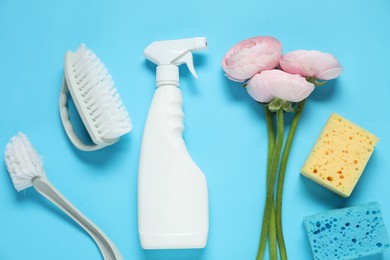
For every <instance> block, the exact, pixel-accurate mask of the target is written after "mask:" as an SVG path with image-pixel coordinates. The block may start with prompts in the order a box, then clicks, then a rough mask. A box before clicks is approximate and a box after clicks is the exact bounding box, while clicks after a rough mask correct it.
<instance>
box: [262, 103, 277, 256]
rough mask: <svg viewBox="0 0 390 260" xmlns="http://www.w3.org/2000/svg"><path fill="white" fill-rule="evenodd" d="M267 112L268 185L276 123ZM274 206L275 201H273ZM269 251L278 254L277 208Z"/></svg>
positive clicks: (273, 211) (272, 224) (271, 225)
mask: <svg viewBox="0 0 390 260" xmlns="http://www.w3.org/2000/svg"><path fill="white" fill-rule="evenodd" d="M264 111H265V119H266V124H267V132H268V156H267V185H268V180H269V175H270V169H271V163H272V156H273V154H274V149H275V127H274V121H273V118H272V112H271V111H270V110H269V109H268V107H264ZM272 204H274V201H273V200H272ZM268 237H269V251H270V254H272V255H276V254H277V243H276V241H277V240H276V221H275V208H274V207H271V220H270V226H269V234H268Z"/></svg>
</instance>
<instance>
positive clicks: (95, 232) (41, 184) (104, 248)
mask: <svg viewBox="0 0 390 260" xmlns="http://www.w3.org/2000/svg"><path fill="white" fill-rule="evenodd" d="M33 186H34V188H35V189H36V190H37V191H38V192H39V193H40V194H42V195H43V196H45V197H46V198H47V199H48V200H50V201H51V202H52V203H54V204H55V205H56V206H57V207H59V208H60V209H62V210H63V211H64V212H65V213H66V214H68V216H70V217H71V218H72V219H73V220H74V221H76V222H77V223H78V224H79V225H80V226H81V227H82V228H84V230H85V231H87V232H88V234H89V235H90V236H91V237H92V238H93V239H94V240H95V242H96V244H97V245H98V247H99V249H100V251H101V253H102V255H103V257H104V259H105V260H122V259H123V257H122V255H121V253H120V252H119V250H118V249H117V247H116V246H115V245H114V243H113V242H112V241H111V240H110V239H109V238H108V237H107V235H106V234H104V233H103V231H102V230H100V229H99V228H98V227H97V226H96V225H95V224H94V223H93V222H92V221H91V220H89V219H88V218H87V217H86V216H84V214H83V213H81V212H80V211H79V210H78V209H77V208H76V207H75V206H74V205H73V204H72V203H71V202H70V201H69V200H67V199H66V198H65V197H64V196H63V195H62V194H61V193H60V192H59V191H58V190H57V189H56V188H55V187H54V186H53V185H52V184H51V183H50V182H49V180H48V179H47V178H44V177H37V178H35V179H34V181H33Z"/></svg>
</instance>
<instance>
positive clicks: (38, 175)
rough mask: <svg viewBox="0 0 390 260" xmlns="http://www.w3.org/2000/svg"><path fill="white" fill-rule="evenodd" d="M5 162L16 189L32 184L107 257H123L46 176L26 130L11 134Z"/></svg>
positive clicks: (112, 258) (115, 258)
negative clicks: (66, 215)
mask: <svg viewBox="0 0 390 260" xmlns="http://www.w3.org/2000/svg"><path fill="white" fill-rule="evenodd" d="M4 159H5V163H6V165H7V169H8V172H9V174H10V176H11V179H12V182H13V184H14V186H15V189H16V190H17V191H21V190H24V189H26V188H28V187H30V186H33V187H34V188H35V189H36V190H37V191H38V192H39V193H40V194H42V195H43V196H45V197H46V198H47V199H48V200H50V201H51V202H53V203H54V204H55V205H56V206H58V207H59V208H60V209H62V210H63V211H64V212H65V213H66V214H68V215H69V216H70V217H71V218H72V219H73V220H74V221H76V222H77V223H78V224H79V225H80V226H81V227H82V228H84V229H85V231H87V232H88V234H89V235H90V236H91V237H92V238H93V239H94V240H95V242H96V244H97V246H98V247H99V249H100V251H101V253H102V255H103V257H104V259H105V260H119V259H120V260H122V259H123V257H122V255H121V254H120V252H119V250H118V249H117V247H116V246H115V245H114V243H113V242H111V240H110V239H109V238H108V237H107V236H106V235H105V234H104V233H103V231H101V230H100V229H99V228H98V227H97V226H96V225H95V224H94V223H93V222H92V221H90V220H89V219H88V218H87V217H86V216H84V215H83V214H82V213H81V212H80V211H79V210H78V209H77V208H76V207H75V206H73V205H72V203H71V202H70V201H68V200H67V199H66V198H65V197H64V196H63V195H62V194H61V193H60V192H59V191H58V190H57V189H56V188H55V187H54V186H53V185H52V184H51V183H50V182H49V180H48V179H47V177H46V173H45V171H44V169H43V165H42V161H41V157H40V156H39V155H38V153H37V152H36V151H35V150H34V148H33V147H32V145H31V143H30V142H29V140H28V139H27V137H26V136H25V135H24V134H23V133H19V134H17V135H16V136H14V137H12V138H11V140H10V142H9V143H8V144H7V146H6V149H5V156H4Z"/></svg>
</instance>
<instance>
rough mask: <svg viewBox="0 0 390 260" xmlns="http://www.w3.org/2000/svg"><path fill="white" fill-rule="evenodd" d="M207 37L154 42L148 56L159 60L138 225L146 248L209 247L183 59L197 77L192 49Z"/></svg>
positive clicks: (144, 155)
mask: <svg viewBox="0 0 390 260" xmlns="http://www.w3.org/2000/svg"><path fill="white" fill-rule="evenodd" d="M206 47H207V41H206V38H203V37H198V38H189V39H181V40H171V41H158V42H153V43H152V44H151V45H149V46H148V47H147V48H146V49H145V50H144V55H145V57H146V58H147V59H148V60H150V61H151V62H153V63H155V64H157V71H156V72H157V75H156V83H157V89H156V91H155V93H154V97H153V100H152V104H151V106H150V110H149V113H148V117H147V120H146V124H145V129H144V134H143V139H142V147H141V154H140V162H139V175H138V230H139V235H140V240H141V245H142V247H143V248H144V249H175V248H203V247H205V246H206V242H207V236H208V222H209V221H208V191H207V183H206V178H205V176H204V174H203V173H202V171H201V170H200V169H199V167H198V166H197V165H196V164H195V162H194V161H193V160H192V158H191V156H190V155H189V153H188V151H187V148H186V145H185V143H184V140H183V137H182V133H183V130H184V126H183V119H184V114H183V111H182V93H181V90H180V89H179V88H178V86H179V68H178V66H179V65H180V64H183V63H185V64H186V65H187V67H188V69H189V70H190V72H191V73H192V74H193V75H194V76H195V77H197V75H196V73H195V69H194V64H193V58H192V53H191V51H196V50H202V49H205V48H206Z"/></svg>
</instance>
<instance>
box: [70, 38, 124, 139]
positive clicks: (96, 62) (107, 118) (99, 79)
mask: <svg viewBox="0 0 390 260" xmlns="http://www.w3.org/2000/svg"><path fill="white" fill-rule="evenodd" d="M65 78H66V83H67V85H68V88H69V91H70V93H71V95H72V98H73V100H74V103H75V105H76V107H77V110H78V112H79V114H80V116H81V118H82V120H83V122H84V125H85V126H86V128H87V130H88V133H89V134H90V136H91V138H92V140H93V141H94V143H97V144H99V143H106V144H110V143H113V142H115V141H116V139H117V138H119V137H120V136H122V135H124V134H126V133H128V132H130V131H131V129H132V124H131V120H130V117H129V115H128V113H127V111H126V108H125V107H124V105H123V103H122V101H121V99H120V96H119V94H118V91H117V89H116V87H115V84H114V81H113V80H112V77H111V75H110V74H109V72H108V70H107V68H106V67H105V66H104V64H103V62H102V61H101V60H100V59H99V58H98V57H97V56H96V54H95V53H93V52H92V51H91V50H90V49H88V48H87V47H86V46H85V45H84V44H81V46H80V47H79V48H78V50H77V51H76V52H74V53H73V52H70V51H69V52H68V53H67V55H66V58H65Z"/></svg>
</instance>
